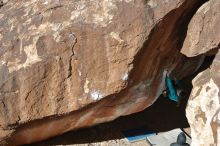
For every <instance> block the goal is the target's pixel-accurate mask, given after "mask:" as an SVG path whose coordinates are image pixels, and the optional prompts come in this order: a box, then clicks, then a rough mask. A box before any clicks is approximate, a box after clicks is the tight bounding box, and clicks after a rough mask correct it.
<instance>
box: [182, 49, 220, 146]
mask: <svg viewBox="0 0 220 146" xmlns="http://www.w3.org/2000/svg"><path fill="white" fill-rule="evenodd" d="M219 62H220V52H219V53H218V54H217V55H216V57H215V59H214V62H213V64H212V66H211V68H210V69H207V70H205V71H203V72H201V73H200V74H199V75H198V76H197V77H196V78H195V79H194V80H193V90H192V93H191V97H190V100H189V101H188V106H187V110H186V112H187V118H188V121H189V123H190V127H191V136H192V144H191V145H192V146H205V145H213V146H217V145H219V144H220V142H219V136H220V135H219V134H220V133H219V130H220V126H219V125H220V117H219V114H220V112H219V109H220V101H219V99H220V96H219V87H220V64H219Z"/></svg>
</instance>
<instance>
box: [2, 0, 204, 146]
mask: <svg viewBox="0 0 220 146" xmlns="http://www.w3.org/2000/svg"><path fill="white" fill-rule="evenodd" d="M202 3H203V1H201V0H190V1H189V0H175V1H174V0H166V1H162V0H148V1H146V0H10V1H8V2H4V4H3V6H2V7H1V8H0V20H1V21H0V141H1V143H2V145H10V146H12V145H20V144H28V143H32V142H35V141H40V140H43V139H47V138H49V137H52V136H55V135H59V134H62V133H64V132H67V131H70V130H73V129H78V128H82V127H88V126H92V125H95V124H98V123H102V122H107V121H111V120H113V119H115V118H117V117H119V116H122V115H128V114H131V113H135V112H138V111H141V110H143V109H145V108H147V107H148V106H150V105H151V104H153V103H154V101H155V100H156V99H157V97H158V96H159V95H160V94H161V92H162V91H163V90H164V79H165V76H166V74H170V75H171V76H172V77H173V78H176V79H181V78H183V77H184V76H187V75H189V74H191V73H193V72H194V71H196V70H197V69H198V67H199V66H200V65H201V62H202V61H203V57H195V58H190V59H189V58H186V57H185V56H184V55H182V54H180V49H181V46H182V42H183V35H184V33H185V31H186V29H187V25H188V22H189V21H190V18H191V16H192V15H193V14H194V12H195V11H196V9H198V7H199V6H200V5H201V4H202Z"/></svg>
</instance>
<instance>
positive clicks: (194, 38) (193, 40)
mask: <svg viewBox="0 0 220 146" xmlns="http://www.w3.org/2000/svg"><path fill="white" fill-rule="evenodd" d="M219 9H220V1H218V0H209V1H208V2H206V3H205V4H204V5H203V6H201V7H200V8H199V10H198V11H197V12H196V14H195V16H194V17H193V18H192V20H191V22H190V24H189V27H188V33H187V37H186V39H185V41H184V45H183V48H182V50H181V52H182V53H183V54H185V55H186V56H188V57H193V56H198V55H200V54H203V53H207V52H208V51H211V50H212V49H219V44H220V29H219V26H220V15H219ZM214 53H216V51H215V52H214ZM214 53H212V54H214Z"/></svg>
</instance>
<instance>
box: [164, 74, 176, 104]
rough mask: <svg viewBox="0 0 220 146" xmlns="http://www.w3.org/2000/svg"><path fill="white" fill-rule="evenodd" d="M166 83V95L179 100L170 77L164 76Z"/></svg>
mask: <svg viewBox="0 0 220 146" xmlns="http://www.w3.org/2000/svg"><path fill="white" fill-rule="evenodd" d="M166 85H167V88H168V97H169V99H170V100H173V101H175V102H179V96H177V94H176V89H175V86H174V85H173V82H172V79H171V78H169V77H168V76H166Z"/></svg>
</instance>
